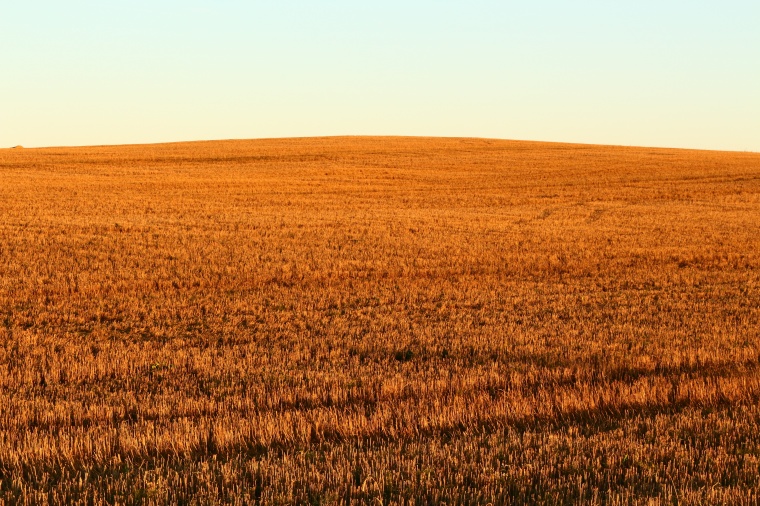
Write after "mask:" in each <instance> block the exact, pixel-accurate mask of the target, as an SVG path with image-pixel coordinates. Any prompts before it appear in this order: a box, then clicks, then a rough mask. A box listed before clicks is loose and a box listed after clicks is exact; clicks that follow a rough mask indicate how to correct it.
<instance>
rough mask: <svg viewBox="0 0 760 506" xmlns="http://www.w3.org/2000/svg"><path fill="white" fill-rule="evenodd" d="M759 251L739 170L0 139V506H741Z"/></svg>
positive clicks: (613, 160) (323, 145) (535, 148)
mask: <svg viewBox="0 0 760 506" xmlns="http://www.w3.org/2000/svg"><path fill="white" fill-rule="evenodd" d="M759 252H760V155H757V154H752V153H723V152H708V151H687V150H665V149H645V148H623V147H603V146H584V145H564V144H548V143H529V142H508V141H491V140H480V139H426V138H362V137H357V138H319V139H282V140H259V141H225V142H208V143H183V144H165V145H153V146H120V147H112V146H106V147H88V148H56V149H25V150H0V406H2V408H1V409H0V503H2V502H3V501H5V502H6V503H8V504H13V503H18V502H21V503H27V504H40V503H50V504H54V503H82V504H84V503H88V504H90V503H94V504H98V503H120V504H165V503H177V502H181V501H185V502H190V503H193V502H195V503H200V504H205V503H239V504H246V503H251V502H259V503H265V504H290V503H312V504H334V503H342V504H347V503H348V504H365V503H373V502H374V503H376V504H379V503H382V504H386V505H387V504H440V503H441V502H442V501H446V503H447V504H449V503H451V504H454V503H464V504H479V503H482V504H486V503H488V502H492V503H493V504H502V503H505V502H536V503H542V502H543V503H552V502H591V503H593V502H607V503H613V504H614V503H621V504H622V503H626V504H627V503H631V502H641V503H647V501H650V500H651V501H654V502H672V501H673V500H678V501H681V502H683V503H687V504H688V503H693V504H700V503H720V502H725V503H737V502H744V503H747V504H751V503H752V502H753V501H756V500H758V497H757V495H756V494H757V493H756V490H758V486H760V484H758V478H757V470H758V466H759V465H760V461H759V460H758V455H760V436H759V435H758V434H760V430H759V429H760V425H759V423H758V420H760V409H759V408H758V407H757V401H758V399H760V373H759V371H760V369H759V367H760V349H759V348H758V343H759V341H760V331H758V328H759V326H758V323H759V322H760V291H759V289H758V288H759V285H758V283H759V281H760V270H758V269H759V268H760V253H759ZM405 501H406V502H405ZM409 501H412V502H409ZM415 501H416V502H415Z"/></svg>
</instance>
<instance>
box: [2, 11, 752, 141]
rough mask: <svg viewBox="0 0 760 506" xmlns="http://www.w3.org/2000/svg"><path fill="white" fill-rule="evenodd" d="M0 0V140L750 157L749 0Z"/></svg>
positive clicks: (750, 32)
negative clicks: (603, 148) (391, 138)
mask: <svg viewBox="0 0 760 506" xmlns="http://www.w3.org/2000/svg"><path fill="white" fill-rule="evenodd" d="M0 8H1V10H0V147H2V146H11V145H15V144H22V145H25V146H50V145H86V144H124V143H141V142H163V141H179V140H199V139H224V138H256V137H290V136H311V135H343V134H358V135H365V134H383V135H385V134H390V135H434V136H475V137H495V138H507V139H531V140H546V141H569V142H588V143H601V144H624V145H647V146H674V147H695V148H706V149H731V150H751V151H760V2H758V1H757V0H752V1H749V0H747V1H735V0H733V1H732V0H726V1H722V2H718V1H711V2H707V1H698V0H696V1H676V0H658V1H653V0H637V1H633V0H631V1H627V2H622V1H610V0H607V1H601V0H597V1H585V0H576V1H569V0H567V1H556V0H555V1H549V0H536V1H530V2H528V1H521V2H516V1H505V0H502V1H491V0H469V1H463V0H462V1H454V0H438V1H429V0H425V1H422V0H407V1H404V2H402V1H397V0H385V1H383V2H379V1H378V2H375V1H372V2H369V1H365V2H362V1H356V0H354V1H348V0H340V1H338V0H326V1H320V2H316V1H312V2H306V1H288V0H279V1H274V0H272V1H270V0H258V1H257V0H250V1H239V0H215V1H205V0H185V1H181V2H180V1H169V0H153V1H150V2H148V1H142V0H137V1H135V0H131V1H106V0H100V1H82V0H72V1H65V2H64V1H55V2H54V1H42V0H25V1H23V2H21V1H17V0H14V1H6V0H0Z"/></svg>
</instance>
